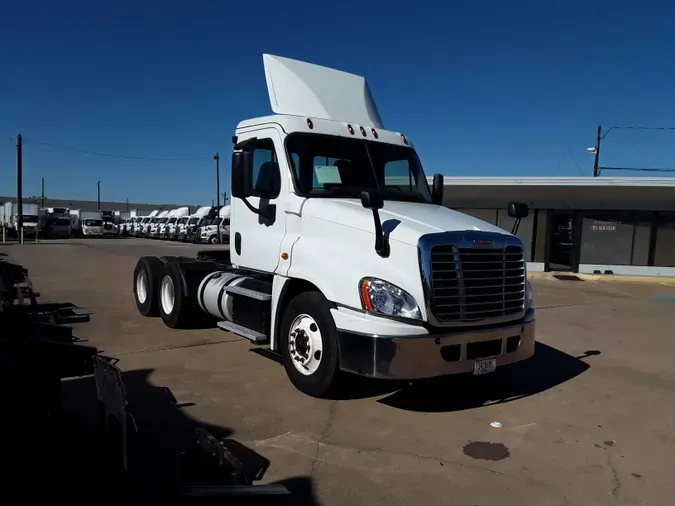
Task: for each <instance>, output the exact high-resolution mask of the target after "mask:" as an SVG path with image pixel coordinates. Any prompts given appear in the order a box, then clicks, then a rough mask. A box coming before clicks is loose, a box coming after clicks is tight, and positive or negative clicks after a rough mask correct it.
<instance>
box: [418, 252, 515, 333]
mask: <svg viewBox="0 0 675 506" xmlns="http://www.w3.org/2000/svg"><path fill="white" fill-rule="evenodd" d="M430 257H431V258H430V260H431V276H430V277H431V280H430V281H431V295H432V297H431V301H430V302H431V310H432V312H433V313H434V315H435V316H436V319H437V320H438V321H439V322H440V323H452V322H455V321H457V322H461V321H475V320H490V319H493V318H498V317H508V316H509V315H513V316H514V317H515V316H517V315H519V314H521V313H522V311H523V308H524V303H525V261H524V260H525V259H524V255H523V248H522V246H518V245H504V246H503V247H480V246H479V247H459V246H454V245H435V246H432V247H431V250H430Z"/></svg>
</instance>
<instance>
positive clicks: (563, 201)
mask: <svg viewBox="0 0 675 506" xmlns="http://www.w3.org/2000/svg"><path fill="white" fill-rule="evenodd" d="M430 180H431V178H430ZM444 186H445V191H444V204H445V205H447V206H449V207H455V208H477V209H492V208H503V207H505V206H506V205H507V203H508V202H509V201H521V202H525V203H527V204H528V205H529V206H530V207H531V208H533V209H570V210H571V209H576V210H616V211H675V178H668V177H666V178H628V177H617V178H612V177H597V178H592V177H452V176H446V177H445V185H444Z"/></svg>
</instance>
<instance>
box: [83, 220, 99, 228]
mask: <svg viewBox="0 0 675 506" xmlns="http://www.w3.org/2000/svg"><path fill="white" fill-rule="evenodd" d="M83 224H84V226H85V227H102V226H103V220H84V221H83Z"/></svg>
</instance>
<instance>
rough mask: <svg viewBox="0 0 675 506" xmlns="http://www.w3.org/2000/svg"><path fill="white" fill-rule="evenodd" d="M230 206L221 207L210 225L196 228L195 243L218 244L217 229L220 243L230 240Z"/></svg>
mask: <svg viewBox="0 0 675 506" xmlns="http://www.w3.org/2000/svg"><path fill="white" fill-rule="evenodd" d="M230 214H231V211H230V206H223V207H221V208H220V210H219V211H218V216H216V217H215V218H213V219H212V220H211V223H209V224H207V225H203V226H201V227H197V232H196V234H195V238H196V241H195V242H200V243H208V244H218V229H219V228H220V240H221V242H229V240H230Z"/></svg>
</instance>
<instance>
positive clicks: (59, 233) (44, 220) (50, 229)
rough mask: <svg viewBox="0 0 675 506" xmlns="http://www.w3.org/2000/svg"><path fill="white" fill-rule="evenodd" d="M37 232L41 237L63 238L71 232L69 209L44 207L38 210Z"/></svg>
mask: <svg viewBox="0 0 675 506" xmlns="http://www.w3.org/2000/svg"><path fill="white" fill-rule="evenodd" d="M38 218H39V225H38V228H39V234H40V236H41V237H49V238H60V239H65V238H67V237H70V234H71V219H70V209H68V208H67V207H45V208H43V209H40V211H39V216H38Z"/></svg>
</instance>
